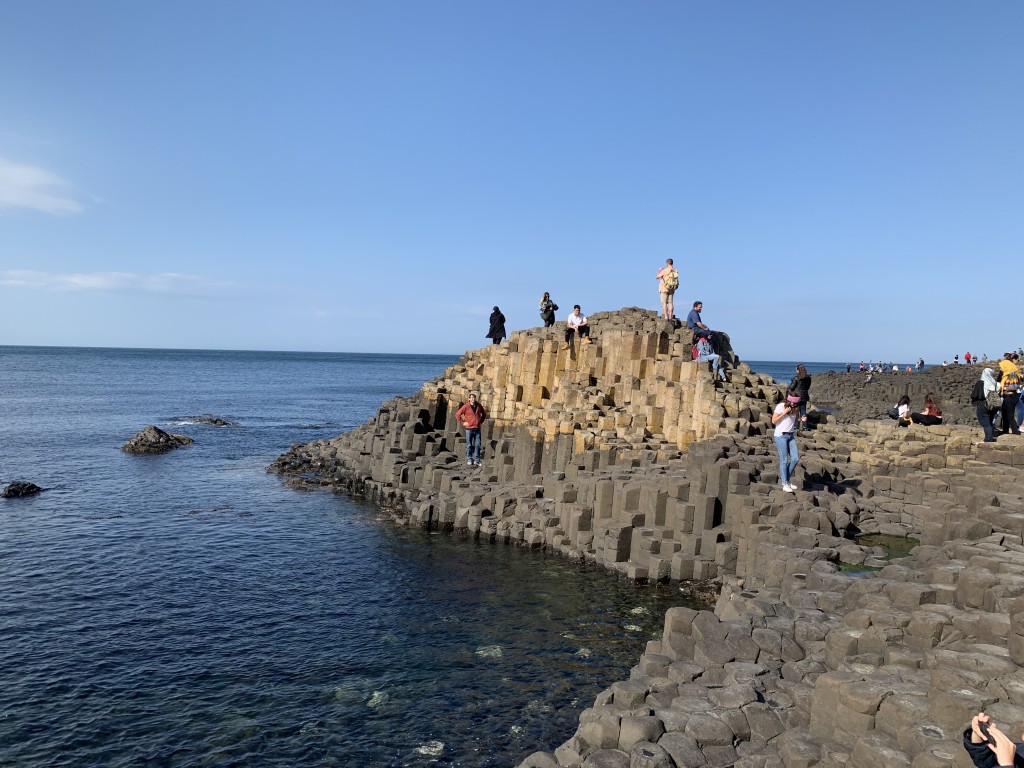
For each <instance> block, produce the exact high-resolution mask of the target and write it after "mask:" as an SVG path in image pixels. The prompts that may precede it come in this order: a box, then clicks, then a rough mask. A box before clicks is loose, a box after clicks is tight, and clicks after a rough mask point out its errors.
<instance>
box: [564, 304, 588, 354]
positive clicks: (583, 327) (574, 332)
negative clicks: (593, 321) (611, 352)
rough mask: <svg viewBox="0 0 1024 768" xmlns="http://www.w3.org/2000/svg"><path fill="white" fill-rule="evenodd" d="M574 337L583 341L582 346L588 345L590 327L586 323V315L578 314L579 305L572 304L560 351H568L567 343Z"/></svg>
mask: <svg viewBox="0 0 1024 768" xmlns="http://www.w3.org/2000/svg"><path fill="white" fill-rule="evenodd" d="M574 336H579V337H580V338H581V339H583V342H582V343H583V344H590V343H591V342H590V325H589V324H588V323H587V318H586V315H584V314H582V313H581V312H580V305H579V304H574V305H573V308H572V314H571V315H569V320H568V322H567V323H566V325H565V346H563V347H562V349H568V348H569V343H570V342H571V341H572V340H573V337H574Z"/></svg>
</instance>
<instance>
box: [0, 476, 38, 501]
mask: <svg viewBox="0 0 1024 768" xmlns="http://www.w3.org/2000/svg"><path fill="white" fill-rule="evenodd" d="M42 490H43V489H42V488H40V487H39V486H38V485H36V484H35V483H28V482H25V481H24V480H15V481H14V482H13V483H10V484H9V485H7V486H5V487H4V489H3V491H0V496H2V497H3V498H5V499H17V498H21V497H22V496H34V495H35V494H37V493H39V492H40V491H42Z"/></svg>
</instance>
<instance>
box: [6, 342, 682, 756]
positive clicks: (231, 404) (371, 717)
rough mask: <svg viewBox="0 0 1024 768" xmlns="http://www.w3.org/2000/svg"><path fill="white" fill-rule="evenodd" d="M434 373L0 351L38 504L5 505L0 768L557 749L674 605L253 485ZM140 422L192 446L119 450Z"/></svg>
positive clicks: (418, 367) (302, 361)
mask: <svg viewBox="0 0 1024 768" xmlns="http://www.w3.org/2000/svg"><path fill="white" fill-rule="evenodd" d="M453 362H455V358H453V357H444V356H405V355H403V356H397V355H344V354H302V353H262V352H214V351H161V350H123V349H120V350H112V349H61V348H18V347H0V483H3V484H6V483H8V482H10V481H12V480H15V479H25V480H30V481H33V482H35V483H37V484H38V485H41V486H43V487H44V488H46V491H45V492H44V493H42V494H40V495H38V496H35V497H31V498H26V499H0V765H3V766H47V767H49V766H76V767H78V766H104V767H107V766H290V767H292V766H427V765H440V766H446V765H459V766H509V765H514V764H516V763H517V762H519V761H520V760H522V759H523V758H524V757H525V756H526V755H528V754H529V753H530V752H533V751H534V750H537V749H549V748H552V747H553V746H555V745H557V744H559V743H561V742H562V741H563V740H565V739H566V738H567V737H568V736H569V735H571V733H572V732H573V731H574V729H575V727H576V718H577V716H578V714H579V712H580V710H581V709H583V708H585V707H586V706H588V705H589V704H590V703H591V702H592V701H593V697H594V695H595V694H596V693H597V692H598V691H599V690H600V689H602V688H603V687H605V686H607V685H609V684H610V683H611V682H613V681H615V680H619V679H623V678H625V677H626V676H627V675H628V669H629V667H630V666H631V665H632V664H633V663H635V662H636V660H637V659H638V658H639V656H640V654H641V653H642V651H643V648H644V644H645V643H646V641H647V640H649V639H651V638H653V637H656V636H658V634H659V632H660V626H661V622H662V616H663V613H664V611H665V609H666V608H667V607H669V606H670V605H673V604H678V603H679V602H681V601H680V598H679V592H678V589H676V588H671V587H658V588H650V587H636V586H634V585H632V584H629V583H627V582H624V581H622V580H619V579H616V578H614V577H612V576H610V575H608V574H607V573H604V572H603V571H597V570H595V569H593V568H588V567H584V566H581V565H578V564H574V563H571V562H568V561H566V560H564V559H561V558H558V557H554V556H545V555H543V554H539V553H537V552H531V551H527V550H522V549H517V548H514V547H508V546H504V545H490V544H478V543H473V542H472V541H469V540H466V539H461V538H456V537H453V536H451V535H447V534H433V535H432V534H428V533H425V532H423V531H420V530H405V529H401V528H398V527H396V526H394V525H393V524H391V523H390V522H388V521H386V520H384V519H382V518H381V517H379V516H378V514H377V511H376V510H375V509H374V508H373V507H371V506H369V505H366V504H364V503H360V502H357V501H354V500H351V499H349V498H347V497H345V496H340V495H335V494H331V493H327V492H303V491H296V490H292V489H290V488H287V487H285V485H284V484H283V482H282V480H281V479H280V478H279V477H277V476H276V475H272V474H268V473H267V472H266V471H265V470H266V467H267V466H268V465H269V464H270V463H271V462H272V461H273V460H274V458H275V457H276V456H278V455H279V454H280V453H282V452H284V451H286V450H287V449H288V448H289V446H291V445H292V444H293V443H297V442H307V441H310V440H313V439H317V438H326V437H331V436H334V435H336V434H338V433H339V432H342V431H344V430H346V429H349V428H351V427H353V426H355V425H357V424H360V423H362V422H364V421H365V420H366V419H368V418H370V417H371V416H372V415H373V413H374V411H375V410H376V408H377V407H378V406H379V405H380V404H381V402H383V401H385V400H388V399H389V398H391V397H393V396H394V395H399V394H401V395H405V394H410V393H412V392H414V391H415V390H417V389H418V388H419V386H420V385H421V384H422V382H423V381H425V380H427V379H430V378H433V377H434V376H436V375H438V374H439V373H441V372H442V371H443V369H444V368H445V367H446V366H447V365H450V364H451V363H453ZM202 414H214V415H216V416H219V417H222V418H225V419H229V420H231V421H234V422H237V426H231V427H214V426H209V425H206V424H203V423H201V422H200V421H199V420H197V419H196V418H195V417H196V416H199V415H202ZM148 424H155V425H157V426H160V427H161V428H164V429H168V430H170V431H173V432H177V433H183V434H186V435H188V436H190V437H192V438H194V439H195V443H194V444H193V445H190V446H187V447H184V448H181V449H178V450H177V451H174V452H172V453H169V454H165V455H163V456H151V457H143V456H131V455H128V454H125V453H122V452H121V451H120V450H118V448H119V446H120V445H121V444H122V443H124V442H125V441H126V440H127V439H128V438H129V437H131V436H132V435H134V434H135V433H136V432H137V431H139V430H140V429H142V428H143V427H145V426H146V425H148Z"/></svg>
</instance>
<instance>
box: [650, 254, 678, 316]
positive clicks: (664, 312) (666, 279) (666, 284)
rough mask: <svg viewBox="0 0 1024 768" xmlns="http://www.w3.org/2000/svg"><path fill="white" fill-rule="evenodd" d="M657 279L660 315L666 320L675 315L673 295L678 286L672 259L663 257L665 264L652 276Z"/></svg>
mask: <svg viewBox="0 0 1024 768" xmlns="http://www.w3.org/2000/svg"><path fill="white" fill-rule="evenodd" d="M654 278H655V279H656V280H657V281H658V294H659V295H660V296H661V316H662V317H663V318H665V319H666V320H671V319H672V318H673V317H675V311H676V308H675V304H674V297H675V293H676V288H678V287H679V273H678V272H676V268H675V267H673V266H672V259H665V266H664V267H662V268H661V269H659V270H658V274H656V275H655V276H654Z"/></svg>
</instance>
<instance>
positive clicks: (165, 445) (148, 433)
mask: <svg viewBox="0 0 1024 768" xmlns="http://www.w3.org/2000/svg"><path fill="white" fill-rule="evenodd" d="M191 442H192V438H191V437H186V436H185V435H172V434H170V433H169V432H164V431H163V430H162V429H160V428H159V427H154V426H152V425H150V426H148V427H146V428H145V429H144V430H142V431H141V432H139V433H138V434H137V435H135V437H133V438H132V439H131V440H129V441H128V442H127V443H125V444H124V445H122V446H121V450H122V451H124V452H125V453H167V452H168V451H173V450H174V449H175V448H179V447H181V446H182V445H188V444H189V443H191Z"/></svg>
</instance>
